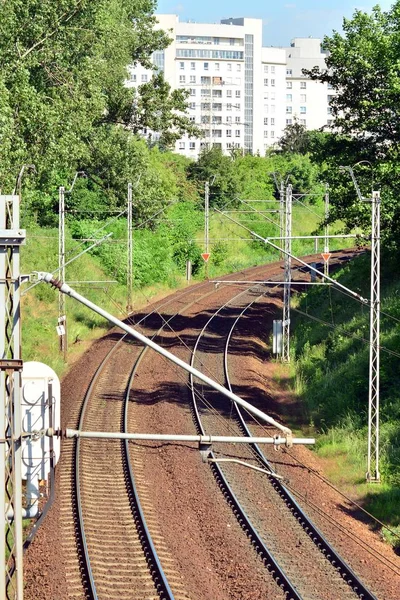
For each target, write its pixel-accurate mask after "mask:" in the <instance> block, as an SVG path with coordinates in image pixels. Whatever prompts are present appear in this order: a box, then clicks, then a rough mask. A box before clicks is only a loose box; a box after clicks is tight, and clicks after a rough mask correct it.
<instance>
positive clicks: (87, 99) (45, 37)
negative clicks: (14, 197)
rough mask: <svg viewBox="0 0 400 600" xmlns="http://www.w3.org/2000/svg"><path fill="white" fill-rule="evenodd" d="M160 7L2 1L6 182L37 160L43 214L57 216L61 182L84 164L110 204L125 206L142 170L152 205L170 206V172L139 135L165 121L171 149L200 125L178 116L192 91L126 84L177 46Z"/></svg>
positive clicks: (0, 146)
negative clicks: (161, 170)
mask: <svg viewBox="0 0 400 600" xmlns="http://www.w3.org/2000/svg"><path fill="white" fill-rule="evenodd" d="M154 8H155V2H153V0H141V1H140V2H137V1H136V0H111V1H109V0H107V1H105V0H99V1H97V2H93V1H91V0H61V1H58V2H53V1H51V0H40V1H39V0H24V1H23V2H22V1H21V0H7V2H3V3H2V4H1V8H0V66H1V69H0V187H1V188H2V189H3V190H7V191H10V190H12V189H14V187H15V182H16V178H17V175H18V173H19V171H20V169H21V167H22V165H24V164H30V165H32V164H33V165H35V169H36V171H35V172H33V171H32V170H31V171H29V172H28V171H27V172H26V174H25V177H29V178H30V184H29V185H28V186H26V192H27V193H26V194H25V198H28V199H29V201H30V202H31V203H32V206H30V204H29V205H28V209H31V208H32V211H31V212H32V213H33V214H36V215H37V216H38V217H40V218H42V217H43V209H44V210H45V212H46V215H45V216H46V219H47V221H49V219H50V215H49V213H48V209H51V204H52V203H54V201H55V197H56V189H57V187H58V186H59V185H65V186H66V188H67V189H68V187H69V186H68V184H69V183H70V182H71V181H72V179H73V176H74V174H75V172H76V171H79V170H84V171H85V172H87V173H88V174H89V175H90V176H91V177H92V178H93V179H92V180H88V182H89V181H90V183H88V185H87V186H86V187H87V188H88V191H89V193H90V192H92V195H93V192H96V193H97V194H98V192H99V189H98V188H99V186H97V188H96V186H95V184H94V181H95V182H97V184H99V185H100V187H101V188H102V190H103V192H102V194H103V196H106V201H105V203H106V204H111V205H115V204H118V202H120V201H121V195H122V196H124V195H125V189H126V184H127V182H128V181H133V182H135V180H137V179H138V176H139V174H140V175H141V183H140V186H138V188H137V195H138V196H139V197H140V199H141V201H143V204H144V205H146V204H148V203H149V202H151V203H156V202H157V201H160V202H162V196H163V195H165V193H166V192H164V190H163V189H162V187H163V186H162V183H163V182H162V178H161V180H160V178H159V177H158V175H157V173H156V169H154V168H152V164H151V162H152V160H151V157H150V155H149V153H148V152H147V151H146V149H145V148H144V147H143V143H142V142H140V141H138V139H137V138H136V137H135V135H134V134H135V132H137V131H138V130H140V129H142V128H143V127H157V130H158V131H159V132H160V134H161V139H162V142H163V144H164V145H168V144H169V143H171V141H173V140H174V139H175V137H176V136H180V135H181V133H182V131H186V130H188V131H190V132H193V133H195V131H194V129H193V125H192V124H191V123H190V121H189V119H188V118H187V117H185V116H184V115H183V114H182V113H180V112H179V111H182V110H184V109H185V106H186V102H185V94H184V93H183V92H180V91H174V92H172V93H171V91H170V87H169V85H168V84H167V83H166V82H165V81H164V80H163V79H162V76H161V75H160V74H159V73H156V74H155V75H154V78H153V80H152V81H151V82H150V83H149V84H148V85H144V86H141V87H139V89H138V91H135V90H133V89H129V88H127V87H125V85H124V82H125V80H126V78H127V67H128V65H130V64H135V63H138V62H139V63H141V64H143V65H144V66H146V67H149V68H150V67H151V63H150V55H151V53H152V52H153V51H155V50H158V49H162V48H164V47H166V46H167V45H168V37H167V35H166V33H165V32H163V31H161V30H157V29H155V18H154V17H153V16H152V14H153V11H154ZM176 111H178V112H176ZM25 181H26V180H25ZM82 187H85V186H82V185H81V188H82ZM160 196H161V197H160ZM100 208H101V206H100ZM145 212H146V211H144V213H145ZM46 219H45V222H46Z"/></svg>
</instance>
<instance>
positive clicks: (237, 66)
mask: <svg viewBox="0 0 400 600" xmlns="http://www.w3.org/2000/svg"><path fill="white" fill-rule="evenodd" d="M241 70H242V65H241V64H240V63H239V64H237V65H236V71H241Z"/></svg>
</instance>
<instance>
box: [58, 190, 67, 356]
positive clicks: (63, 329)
mask: <svg viewBox="0 0 400 600" xmlns="http://www.w3.org/2000/svg"><path fill="white" fill-rule="evenodd" d="M58 215H59V220H58V269H59V277H60V281H62V283H65V187H63V186H61V187H60V188H59V190H58ZM58 335H59V341H60V344H59V348H60V352H61V353H62V355H63V358H64V361H66V360H67V350H68V348H67V346H68V338H67V315H66V310H65V297H64V294H61V292H59V294H58Z"/></svg>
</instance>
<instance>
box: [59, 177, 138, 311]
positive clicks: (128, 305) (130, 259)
mask: <svg viewBox="0 0 400 600" xmlns="http://www.w3.org/2000/svg"><path fill="white" fill-rule="evenodd" d="M127 226H128V231H127V236H128V245H127V275H126V285H127V292H128V297H127V303H126V310H127V311H128V313H130V312H132V284H133V240H132V184H131V183H128V222H127ZM61 295H62V294H61Z"/></svg>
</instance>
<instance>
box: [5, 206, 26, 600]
mask: <svg viewBox="0 0 400 600" xmlns="http://www.w3.org/2000/svg"><path fill="white" fill-rule="evenodd" d="M19 207H20V198H19V196H16V195H11V196H0V389H1V391H0V394H1V396H2V402H1V409H0V477H1V478H2V484H1V486H0V489H1V492H0V507H1V510H2V511H4V512H3V515H2V519H1V535H0V598H1V599H4V600H22V599H23V592H24V586H23V532H22V479H21V458H22V456H21V452H22V445H21V433H22V432H21V428H22V420H21V408H20V406H21V371H22V360H21V333H20V330H21V329H20V284H21V275H20V262H19V247H20V245H21V244H23V243H24V242H25V231H24V230H21V229H20V228H19Z"/></svg>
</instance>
